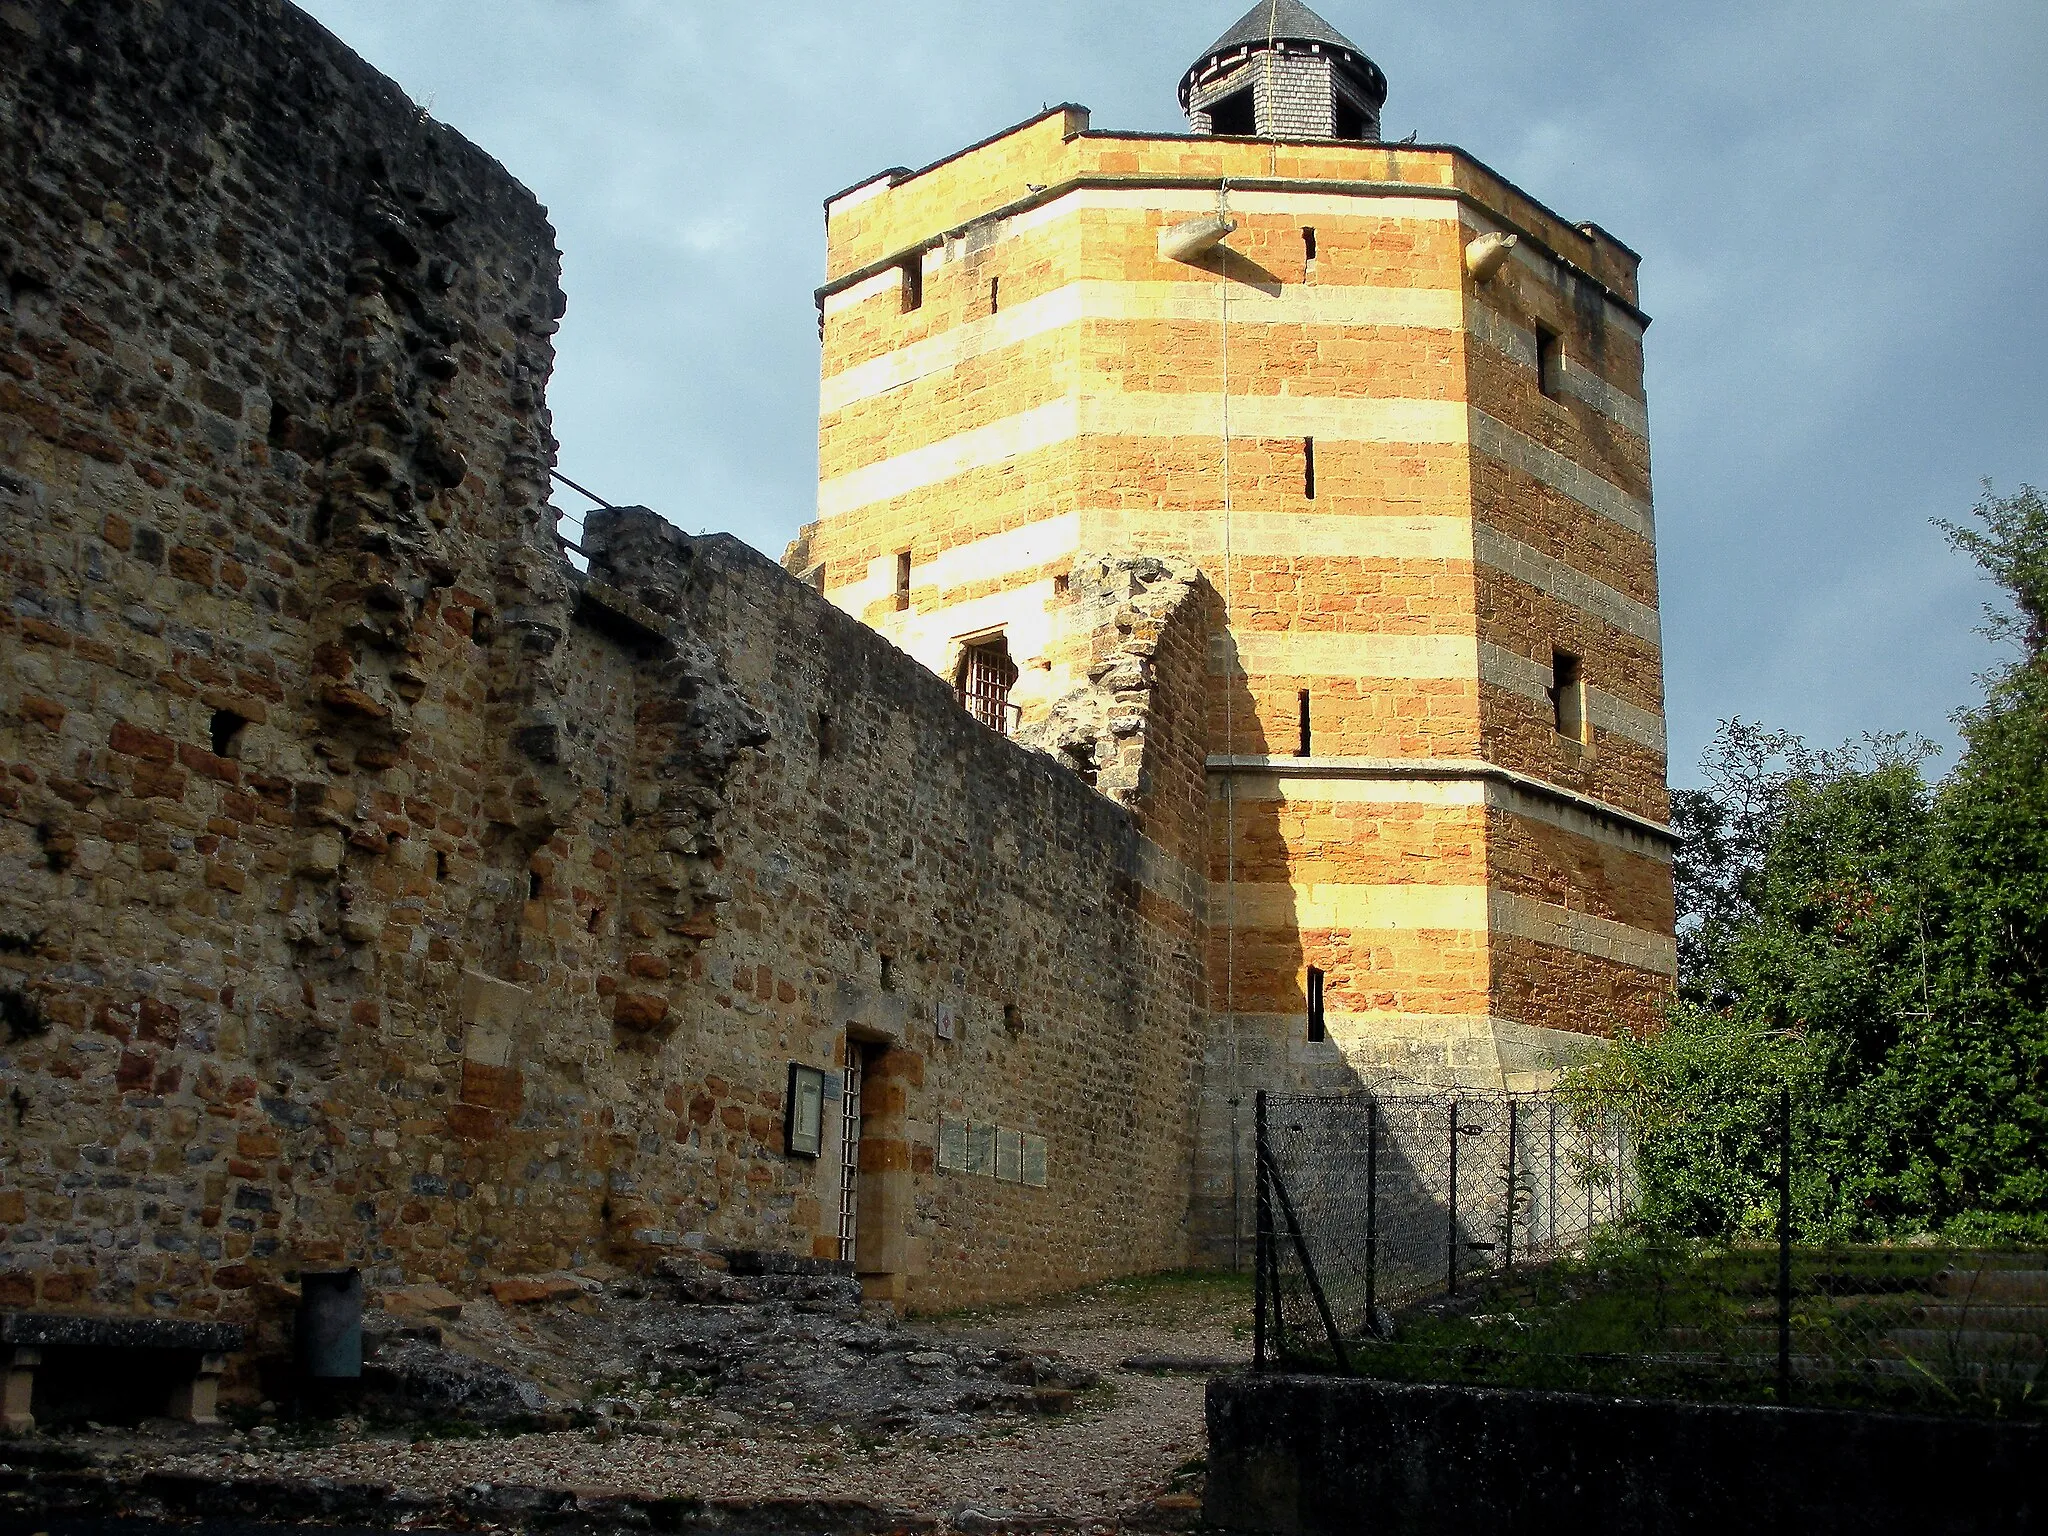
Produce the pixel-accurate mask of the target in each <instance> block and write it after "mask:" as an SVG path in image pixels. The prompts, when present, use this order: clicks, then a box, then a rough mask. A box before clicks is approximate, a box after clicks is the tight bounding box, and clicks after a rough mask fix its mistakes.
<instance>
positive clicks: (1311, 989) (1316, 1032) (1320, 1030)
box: [1308, 966, 1329, 1040]
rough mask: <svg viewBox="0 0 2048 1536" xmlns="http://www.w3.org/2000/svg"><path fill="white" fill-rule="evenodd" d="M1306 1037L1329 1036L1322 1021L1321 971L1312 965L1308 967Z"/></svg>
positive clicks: (1321, 1037)
mask: <svg viewBox="0 0 2048 1536" xmlns="http://www.w3.org/2000/svg"><path fill="white" fill-rule="evenodd" d="M1308 1037H1309V1039H1311V1040H1325V1039H1328V1038H1329V1031H1328V1026H1327V1025H1326V1024H1325V1023H1324V1022H1323V973H1322V972H1321V971H1319V970H1317V969H1316V968H1315V967H1314V966H1310V967H1309V968H1308Z"/></svg>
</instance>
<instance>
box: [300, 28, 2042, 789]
mask: <svg viewBox="0 0 2048 1536" xmlns="http://www.w3.org/2000/svg"><path fill="white" fill-rule="evenodd" d="M301 3H303V4H305V5H306V8H307V9H309V10H310V11H312V12H313V14H314V15H316V16H318V17H319V18H320V19H321V20H322V21H323V22H325V23H326V24H327V25H328V26H329V27H330V28H332V29H333V30H334V31H335V32H336V33H338V34H339V35H340V36H341V37H342V38H343V39H344V40H345V41H346V42H348V43H349V44H350V45H351V46H353V47H354V48H355V49H356V51H357V52H359V53H361V54H362V55H363V56H364V57H366V58H367V59H369V60H370V61H371V62H372V63H373V64H375V65H377V66H378V67H379V68H381V69H383V70H384V71H385V72H386V73H388V74H390V75H391V76H393V77H394V78H395V79H397V80H398V82H399V83H400V84H401V85H403V86H404V87H405V88H406V90H407V91H409V92H410V93H411V94H412V95H413V97H414V98H415V99H416V100H418V101H419V102H420V103H421V104H423V105H425V106H427V107H428V108H429V110H430V111H431V112H432V113H433V115H434V116H435V117H437V118H439V119H440V120H441V121H443V122H446V123H451V124H453V125H454V126H455V127H456V128H458V129H460V130H461V131H462V132H464V133H465V134H467V135H468V136H469V137H470V138H472V139H474V140H475V141H476V142H477V143H479V144H481V145H482V146H484V148H486V149H488V150H489V151H490V152H491V153H492V154H494V155H496V156H497V157H498V158H499V159H500V160H502V161H503V162H504V163H505V164H506V165H508V166H509V167H511V169H512V170H513V172H514V173H515V174H516V175H518V176H519V177H520V179H521V180H523V181H524V182H525V183H526V184H527V185H528V186H530V187H532V188H533V189H534V191H535V192H536V193H537V194H538V195H539V196H540V198H541V200H542V201H543V202H544V203H546V204H547V205H548V207H549V209H550V210H551V212H552V214H553V217H554V221H555V226H556V228H557V230H558V231H559V232H560V238H561V244H562V248H563V250H564V252H565V253H566V269H567V270H566V279H565V280H566V285H567V287H568V289H569V294H570V309H569V315H568V319H567V320H566V322H565V323H564V327H563V331H562V334H561V338H560V340H561V363H560V367H559V370H558V372H557V375H556V379H555V383H554V386H553V390H552V400H553V404H554V408H555V416H556V431H557V433H558V435H559V436H560V438H561V441H562V467H563V469H564V471H565V472H566V473H567V474H569V475H571V476H573V477H574V478H576V479H578V480H581V481H582V482H583V483H584V484H586V485H589V486H591V487H593V488H594V489H596V490H598V491H599V492H601V493H602V494H603V495H605V496H606V497H607V498H608V499H610V500H613V501H616V502H643V503H646V504H647V505H650V506H654V507H657V508H659V509H660V510H661V511H663V512H665V513H666V514H667V515H668V516H670V517H671V518H673V519H674V520H675V521H677V522H679V523H681V524H682V525H683V526H685V527H686V528H689V529H691V530H692V531H700V530H704V529H710V528H717V529H726V530H730V531H732V532H734V533H737V534H739V535H740V536H741V537H743V538H745V539H747V540H748V541H750V542H751V543H753V544H755V545H756V546H758V547H759V548H761V549H762V550H765V551H767V552H768V553H770V554H772V555H778V556H779V555H780V553H781V551H782V546H783V544H784V542H785V541H786V540H787V539H788V538H789V536H790V535H791V534H792V533H793V532H794V531H795V529H796V527H797V525H798V524H799V523H801V522H803V521H805V520H806V519H807V518H808V517H809V515H810V513H811V508H812V503H813V497H814V490H815V474H816V445H815V426H816V410H817V333H816V321H815V315H814V311H813V309H812V303H811V291H812V289H813V288H814V287H815V286H816V285H817V283H818V282H819V280H820V276H821V272H822V267H823V240H822V218H823V215H822V210H821V203H822V201H823V199H824V197H825V196H826V195H827V194H828V193H831V192H835V191H837V190H839V189H840V188H842V187H844V186H846V185H848V184H850V183H852V182H855V181H858V180H860V179H861V178H863V177H865V176H867V175H869V174H871V173H872V172H874V171H877V170H880V169H882V168H884V167H886V166H892V165H912V166H915V165H922V164H925V163H927V162H928V161H931V160H934V159H937V158H938V157H940V156H941V155H945V154H948V153H950V152H952V151H953V150H955V149H958V148H960V147H962V146H964V145H966V144H968V143H970V142H972V141H974V140H976V139H980V138H982V137H985V136H986V135H988V134H989V133H991V132H994V131H996V130H997V129H1000V128H1002V127H1005V126H1007V125H1009V124H1011V123H1014V122H1016V121H1018V120H1020V119H1022V118H1024V117H1027V116H1029V115H1031V114H1033V113H1035V112H1037V111H1038V110H1039V108H1040V107H1041V106H1044V105H1046V104H1048V103H1056V102H1060V101H1077V102H1080V103H1083V104H1084V105H1086V106H1088V107H1090V108H1092V109H1093V111H1094V114H1095V116H1094V121H1095V124H1096V126H1098V127H1108V128H1133V129H1141V130H1142V129H1156V130H1169V131H1170V130H1173V129H1175V128H1176V127H1177V126H1178V118H1177V115H1176V108H1175V101H1174V87H1175V85H1176V83H1177V82H1178V79H1179V76H1180V73H1181V71H1182V70H1183V69H1184V68H1185V67H1186V65H1187V64H1188V63H1189V62H1191V61H1192V59H1193V58H1194V57H1195V55H1196V54H1197V53H1198V52H1199V51H1200V50H1201V48H1202V47H1203V45H1205V44H1206V43H1208V42H1209V41H1210V40H1211V39H1212V38H1214V37H1215V36H1216V35H1217V34H1219V33H1221V32H1222V31H1223V30H1224V29H1225V28H1226V27H1228V26H1229V25H1230V24H1231V23H1232V22H1233V21H1235V20H1236V19H1237V17H1238V15H1239V14H1240V13H1241V12H1242V10H1243V9H1244V8H1245V0H1213V3H1211V0H1174V3H1171V4H1169V3H1166V0H1122V3H1114V4H1112V3H1104V0H1031V3H1029V4H1024V5H996V4H986V3H983V0H950V3H939V0H893V3H882V0H774V3H771V0H755V3H753V4H751V5H733V4H716V5H714V4H710V3H708V0H301ZM1319 8H1320V9H1321V11H1322V13H1323V14H1324V15H1326V16H1327V17H1328V18H1329V19H1330V20H1331V21H1332V22H1333V23H1334V24H1335V25H1336V26H1338V27H1339V28H1340V29H1341V30H1343V31H1344V32H1346V33H1347V34H1348V35H1349V36H1350V37H1351V38H1352V39H1353V40H1354V41H1356V42H1357V43H1358V44H1359V45H1360V46H1361V47H1362V48H1363V49H1364V50H1365V51H1366V52H1367V53H1369V54H1370V55H1371V56H1372V57H1373V58H1374V59H1375V60H1377V61H1378V63H1379V64H1380V66H1381V67H1382V68H1383V69H1384V70H1385V71H1386V72H1387V75H1388V77H1389V79H1390V81H1391V85H1392V96H1391V99H1390V100H1389V102H1388V106H1387V116H1386V129H1387V136H1388V137H1390V138H1401V137H1403V136H1405V135H1407V134H1408V133H1410V132H1415V133H1418V134H1419V135H1420V136H1421V138H1422V139H1423V141H1425V142H1431V141H1434V142H1443V143H1455V144H1458V145H1461V146H1463V147H1464V148H1466V149H1467V150H1469V151H1470V152H1471V153H1473V154H1474V155H1476V156H1477V157H1478V158H1480V159H1481V160H1483V161H1485V162H1487V163H1488V164H1489V165H1491V166H1493V167H1494V168H1495V169H1496V170H1498V171H1500V172H1501V173H1503V174H1504V175H1506V176H1507V177H1508V178H1510V179H1511V180H1513V181H1515V182H1517V183H1518V184H1520V185H1521V186H1522V187H1524V188H1525V189H1527V190H1528V191H1529V192H1530V193H1532V194H1533V195H1535V196H1536V197H1538V198H1540V199H1542V200H1543V201H1544V202H1546V203H1548V204H1549V205H1550V206H1552V207H1553V208H1556V209H1557V210H1558V211H1559V212H1561V213H1563V214H1564V215H1566V216H1567V217H1568V218H1571V219H1574V220H1578V219H1592V220H1595V221H1597V222H1598V223H1600V224H1602V225H1604V226H1605V227H1607V228H1608V229H1611V230H1613V231H1614V232H1615V233H1616V234H1617V235H1618V236H1620V237H1621V238H1622V239H1624V240H1626V241H1627V242H1629V243H1630V244H1631V245H1633V246H1634V247H1636V248H1637V249H1638V250H1640V251H1641V252H1642V253H1643V257H1644V262H1643V279H1642V283H1643V302H1644V306H1645V308H1647V309H1648V310H1649V311H1650V313H1651V314H1652V315H1654V316H1655V317H1656V323H1655V325H1654V326H1653V327H1652V329H1651V331H1650V336H1649V358H1650V408H1651V421H1652V427H1653V437H1654V452H1655V472H1656V482H1657V510H1658V523H1659V528H1660V539H1661V553H1662V561H1663V578H1664V611H1665V645H1666V653H1665V654H1666V667H1667V672H1668V683H1669V689H1670V716H1671V732H1672V756H1673V762H1672V771H1673V778H1674V780H1676V781H1679V782H1685V781H1687V780H1689V779H1690V778H1691V777H1692V776H1693V775H1692V765H1693V764H1694V763H1695V761H1696V760H1697V758H1698V756H1699V750H1700V747H1701V746H1702V745H1703V744H1704V742H1705V741H1706V739H1707V738H1708V737H1709V736H1710V735H1711V734H1712V731H1713V728H1714V723H1715V722H1716V721H1717V720H1719V719H1722V718H1725V717H1727V716H1730V715H1737V714H1739V715H1742V716H1745V717H1747V718H1750V719H1756V720H1762V721H1764V722H1766V723H1768V724H1771V725H1774V726H1782V727H1788V728H1791V729H1795V730H1798V731H1800V732H1802V733H1804V734H1806V735H1808V736H1809V737H1810V738H1812V739H1813V740H1815V741H1817V742H1833V741H1839V740H1841V739H1843V738H1845V737H1847V736H1850V735H1853V734H1856V733H1859V732H1862V731H1866V730H1915V731H1920V732H1924V733H1926V734H1928V735H1930V736H1932V737H1934V738H1936V739H1937V740H1940V741H1942V742H1944V743H1946V744H1950V745H1951V747H1952V743H1953V732H1952V730H1951V727H1950V725H1949V718H1948V717H1949V714H1950V712H1951V711H1952V710H1953V709H1954V708H1955V707H1956V706H1957V705H1959V704H1962V703H1965V702H1967V701H1968V700H1969V699H1970V698H1971V697H1973V695H1974V685H1973V682H1972V678H1973V675H1974V674H1976V673H1978V672H1980V671H1982V670H1983V669H1984V668H1985V667H1986V666H1987V665H1989V664H1991V663H1992V661H1993V660H1994V653H1993V652H1992V651H1991V650H1990V649H1989V648H1988V646H1987V644H1986V642H1985V641H1983V640H1982V639H1981V638H1980V637H1979V636H1978V635H1977V634H1976V633H1975V626H1976V625H1977V623H1978V622H1979V614H1980V608H1981V605H1982V603H1983V602H1984V601H1985V599H1986V597H1987V596H1988V595H1989V593H1988V592H1987V591H1986V589H1985V588H1984V587H1983V585H1982V584H1981V583H1980V582H1979V581H1977V579H1976V577H1975V574H1974V570H1973V568H1971V567H1969V566H1968V565H1966V564H1965V563H1964V562H1963V561H1962V560H1961V559H1960V558H1959V557H1957V556H1955V555H1953V554H1951V553H1949V552H1947V551H1946V549H1945V547H1944V544H1943V541H1942V539H1941V536H1940V534H1939V533H1938V532H1937V531H1936V530H1934V529H1933V528H1932V526H1931V519H1933V518H1936V517H1942V516H1947V517H1961V516H1963V515H1965V514H1966V513H1967V511H1968V509H1969V507H1970V506H1971V505H1972V504H1973V502H1974V501H1975V500H1976V498H1977V496H1978V494H1979V489H1978V483H1979V481H1980V480H1982V479H1983V478H1985V477H1989V478H1991V479H1992V480H1993V481H1994V482H1996V484H1997V485H1998V486H1999V488H2000V489H2002V490H2011V489H2014V488H2016V487H2017V486H2018V485H2019V484H2020V483H2021V482H2023V481H2027V482H2032V483H2035V484H2041V485H2048V387H2044V386H2048V149H2044V145H2048V87H2044V81H2048V4H2044V3H2043V0H1792V3H1790V4H1786V3H1784V0H1771V3H1763V0H1695V3H1690V4H1685V5H1663V4H1645V3H1643V0H1449V3H1436V4H1429V5H1423V4H1410V5H1405V6H1396V5H1387V4H1370V5H1369V4H1365V3H1362V0H1327V3H1324V4H1321V5H1320V7H1319ZM574 504H575V503H574V499H573V498H570V497H568V496H566V495H565V496H564V498H563V499H562V505H563V506H564V508H565V510H567V509H568V508H570V507H571V506H573V505H574ZM1951 757H1952V751H1951Z"/></svg>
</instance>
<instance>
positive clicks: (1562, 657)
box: [1550, 651, 1586, 743]
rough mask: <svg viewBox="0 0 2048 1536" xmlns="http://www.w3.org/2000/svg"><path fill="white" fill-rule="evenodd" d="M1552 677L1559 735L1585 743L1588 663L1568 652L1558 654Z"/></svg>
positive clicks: (1553, 656) (1551, 669) (1552, 707)
mask: <svg viewBox="0 0 2048 1536" xmlns="http://www.w3.org/2000/svg"><path fill="white" fill-rule="evenodd" d="M1550 678H1551V682H1550V707H1551V712H1552V715H1553V716H1554V718H1555V719H1556V722H1557V734H1558V735H1560V736H1564V737H1568V738H1570V739H1571V740H1573V741H1576V742H1580V743H1583V742H1584V741H1585V739H1586V675H1585V667H1584V664H1583V663H1582V662H1581V661H1580V660H1579V658H1578V657H1576V656H1573V655H1571V654H1569V653H1568V652H1565V651H1557V652H1554V653H1553V655H1552V660H1551V664H1550Z"/></svg>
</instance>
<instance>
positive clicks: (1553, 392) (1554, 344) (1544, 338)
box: [1536, 325, 1564, 400]
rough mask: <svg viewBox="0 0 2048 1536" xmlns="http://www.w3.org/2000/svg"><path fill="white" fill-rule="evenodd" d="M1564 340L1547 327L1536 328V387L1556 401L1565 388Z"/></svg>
mask: <svg viewBox="0 0 2048 1536" xmlns="http://www.w3.org/2000/svg"><path fill="white" fill-rule="evenodd" d="M1563 381H1564V338H1563V337H1562V336H1560V335H1558V334H1557V332H1555V331H1553V330H1552V329H1551V328H1550V327H1549V326H1547V325H1539V326H1537V327H1536V387H1537V388H1538V389H1540V390H1542V391H1543V393H1544V394H1546V395H1548V396H1550V398H1551V399H1553V400H1555V399H1556V398H1557V397H1558V395H1559V394H1560V393H1561V392H1562V390H1563V387H1564V382H1563Z"/></svg>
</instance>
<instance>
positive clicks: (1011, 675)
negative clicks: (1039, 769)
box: [953, 635, 1017, 736]
mask: <svg viewBox="0 0 2048 1536" xmlns="http://www.w3.org/2000/svg"><path fill="white" fill-rule="evenodd" d="M1016 685H1017V663H1016V662H1014V661H1012V660H1011V659H1010V643H1009V641H1007V640H1005V639H1004V638H1003V637H1002V636H1001V635H997V636H996V637H995V638H994V639H992V640H983V641H981V642H980V643H979V644H976V645H970V646H968V647H967V649H966V651H965V652H964V653H963V654H962V655H961V657H960V671H959V674H958V676H957V677H955V679H954V682H953V689H954V692H955V694H956V696H957V697H958V698H959V700H960V704H961V707H962V708H964V709H965V710H966V711H967V712H968V713H969V714H970V715H972V716H974V718H975V719H977V720H979V721H980V722H981V723H982V724H983V725H985V726H987V727H988V728H989V729H990V730H992V731H994V732H995V733H996V734H997V735H999V736H1007V735H1009V734H1010V727H1011V724H1012V720H1011V716H1012V715H1013V714H1014V713H1015V709H1014V706H1013V705H1012V704H1011V703H1010V690H1011V689H1012V688H1014V687H1015V686H1016Z"/></svg>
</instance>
